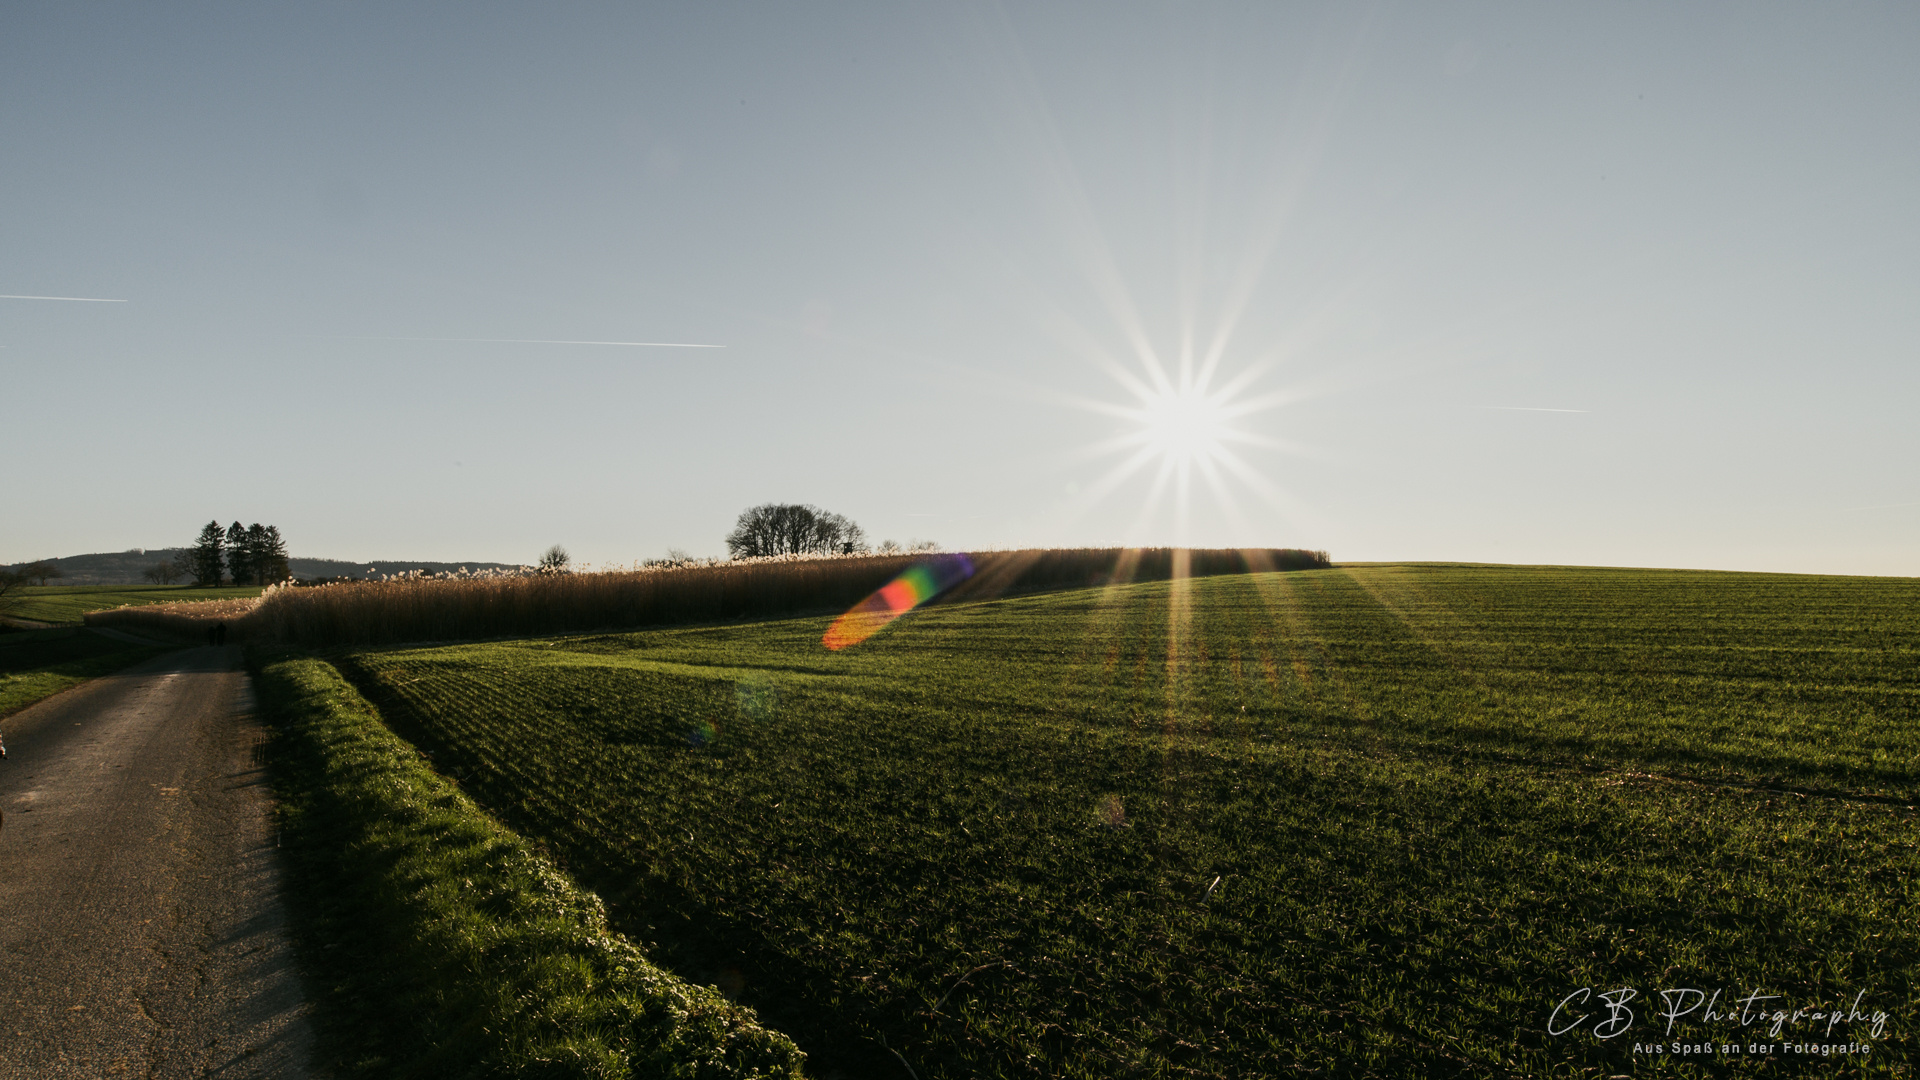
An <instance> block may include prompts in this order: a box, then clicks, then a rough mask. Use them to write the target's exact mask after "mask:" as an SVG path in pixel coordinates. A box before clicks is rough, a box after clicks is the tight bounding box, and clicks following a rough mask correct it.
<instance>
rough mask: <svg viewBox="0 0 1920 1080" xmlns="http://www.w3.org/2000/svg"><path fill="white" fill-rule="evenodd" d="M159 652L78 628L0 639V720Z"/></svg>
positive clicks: (40, 631) (8, 634)
mask: <svg viewBox="0 0 1920 1080" xmlns="http://www.w3.org/2000/svg"><path fill="white" fill-rule="evenodd" d="M164 651H165V650H163V649H158V648H149V647H144V646H139V645H129V644H128V643H126V642H124V641H116V640H114V639H113V638H110V637H107V636H106V635H105V634H96V633H94V632H93V631H91V630H82V629H78V628H58V629H53V630H26V631H18V632H14V633H6V634H0V716H11V715H12V714H14V713H17V712H19V711H20V710H21V709H24V708H26V707H27V706H29V705H32V704H33V703H34V702H36V701H39V700H41V699H42V698H47V697H52V696H53V695H54V694H57V693H59V692H60V691H62V690H65V689H68V688H69V687H73V686H78V685H79V684H81V683H83V682H86V681H87V680H88V679H95V678H98V677H100V676H102V675H109V674H112V673H113V672H115V671H118V670H120V669H121V668H124V667H128V666H130V665H133V664H137V663H139V662H140V661H142V660H145V659H147V658H148V657H151V656H154V655H156V654H158V653H160V652H164Z"/></svg>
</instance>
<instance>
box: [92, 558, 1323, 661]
mask: <svg viewBox="0 0 1920 1080" xmlns="http://www.w3.org/2000/svg"><path fill="white" fill-rule="evenodd" d="M927 557H928V556H925V555H905V554H903V555H854V556H840V557H830V558H801V559H754V560H742V561H739V562H729V563H716V564H707V565H677V566H667V567H654V568H643V569H637V570H626V571H617V572H603V573H590V574H525V575H488V576H481V577H471V578H452V579H448V578H432V577H402V578H397V579H391V580H387V581H368V582H343V583H339V584H333V585H326V586H320V587H316V588H286V587H281V588H274V589H270V590H268V592H267V593H266V595H264V596H263V597H261V598H260V600H259V601H257V602H255V603H254V604H253V605H252V607H251V608H250V609H249V610H245V611H242V612H236V611H235V610H234V605H233V604H232V603H231V602H223V603H221V604H220V607H221V610H219V611H213V610H204V611H201V610H195V609H197V608H201V607H202V605H197V604H165V605H150V606H147V607H129V608H115V609H112V610H109V611H98V612H92V613H89V614H88V615H87V616H86V621H87V622H88V624H90V625H95V626H119V627H123V628H126V629H129V630H140V629H146V630H149V631H162V632H167V633H170V634H173V635H175V636H181V637H193V636H195V635H202V634H204V632H205V628H206V627H208V626H211V625H212V624H213V623H214V622H216V621H224V622H226V624H227V626H228V629H229V635H230V639H231V640H240V639H244V640H248V641H261V642H284V643H287V644H294V645H305V646H309V647H316V648H319V647H327V646H334V645H388V644H397V643H400V642H414V641H462V640H474V639H481V638H496V637H536V636H539V635H542V634H557V633H566V632H573V631H585V630H603V629H624V628H630V627H642V626H663V625H671V624H676V623H700V622H723V621H728V620H733V619H750V618H767V617H772V616H782V615H798V614H807V613H811V612H833V611H844V610H846V609H847V608H849V607H852V606H853V605H854V604H856V603H859V602H860V601H861V600H863V599H865V598H866V596H867V595H868V594H869V593H871V592H873V591H874V590H875V589H878V588H879V587H880V586H882V585H885V584H886V583H887V582H889V581H891V580H892V579H893V578H895V577H896V576H898V575H899V574H900V573H901V572H902V571H904V570H906V569H907V568H908V567H910V566H912V565H913V564H915V563H916V562H919V561H921V560H922V559H924V558H927ZM947 557H951V556H947ZM966 557H967V558H968V559H969V560H970V561H971V562H972V564H973V568H974V572H973V575H972V577H971V578H969V579H968V580H967V581H965V582H963V583H961V584H960V585H959V586H957V587H955V588H953V589H952V590H949V591H948V592H947V593H946V594H945V595H944V596H942V597H941V598H940V601H942V602H952V601H956V600H977V599H985V598H989V597H993V596H1001V595H1005V594H1007V593H1012V592H1029V591H1033V590H1039V589H1058V588H1077V587H1082V586H1088V585H1101V584H1107V583H1110V582H1129V581H1161V580H1165V579H1167V578H1170V577H1173V576H1175V574H1176V570H1177V571H1178V572H1179V574H1180V575H1181V576H1189V575H1190V576H1193V577H1208V576H1213V575H1217V574H1240V573H1247V572H1249V571H1265V570H1305V569H1316V568H1323V567H1327V566H1331V565H1332V563H1331V562H1330V561H1329V560H1328V558H1327V554H1326V552H1324V551H1300V550H1295V549H1292V548H1256V549H1246V550H1243V549H1237V548H1227V549H1186V548H1043V549H1028V550H1023V551H992V552H981V553H976V554H970V555H968V556H966ZM1183 564H1184V565H1183Z"/></svg>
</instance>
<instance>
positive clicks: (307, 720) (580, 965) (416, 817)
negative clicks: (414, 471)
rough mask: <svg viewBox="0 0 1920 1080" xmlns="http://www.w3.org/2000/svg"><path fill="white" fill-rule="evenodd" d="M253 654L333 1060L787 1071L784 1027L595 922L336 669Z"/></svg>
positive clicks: (511, 1069) (795, 1071)
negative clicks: (683, 976) (674, 971)
mask: <svg viewBox="0 0 1920 1080" xmlns="http://www.w3.org/2000/svg"><path fill="white" fill-rule="evenodd" d="M255 659H256V660H257V661H260V662H259V663H258V665H257V670H256V683H257V685H258V687H259V690H260V695H261V703H262V705H263V707H264V711H265V714H266V715H267V717H268V718H269V719H270V720H271V721H272V722H274V723H275V724H276V725H277V728H278V730H277V733H276V735H275V737H274V740H273V743H272V753H271V759H272V767H273V776H274V785H275V790H276V792H277V793H278V796H279V799H280V802H279V820H280V824H281V826H282V831H281V836H280V840H279V842H280V843H281V845H282V849H281V850H282V852H283V854H284V856H285V859H286V865H287V866H288V874H289V889H288V895H289V899H290V903H291V905H292V907H293V910H294V915H295V926H296V937H297V941H298V942H299V946H300V955H301V957H302V960H303V962H304V963H305V964H306V966H307V967H308V968H309V970H310V973H311V975H312V976H313V978H312V985H314V986H315V987H316V989H317V991H318V998H319V1002H318V1003H319V1005H320V1014H319V1016H320V1020H321V1022H322V1023H323V1025H324V1028H325V1030H324V1031H323V1033H322V1037H321V1039H320V1040H319V1044H320V1047H321V1051H320V1052H321V1053H322V1055H324V1056H325V1057H326V1058H327V1059H328V1060H327V1061H326V1065H327V1066H328V1067H329V1068H331V1069H332V1070H333V1075H336V1076H341V1077H355V1076H365V1077H381V1078H388V1077H429V1078H434V1080H440V1078H456V1077H482V1076H485V1077H605V1078H614V1077H646V1078H656V1077H657V1078H672V1080H734V1078H740V1080H744V1078H750V1077H753V1078H768V1080H771V1078H775V1077H794V1076H798V1075H799V1065H800V1055H799V1054H798V1053H797V1052H796V1051H795V1050H794V1048H793V1045H792V1043H791V1042H789V1041H788V1040H786V1039H785V1038H783V1037H782V1036H780V1035H778V1034H776V1033H773V1032H770V1031H767V1030H766V1029H764V1028H762V1027H760V1026H759V1025H758V1024H757V1023H756V1022H755V1020H754V1017H753V1014H752V1013H751V1012H750V1011H748V1010H745V1009H742V1008H740V1007H738V1006H735V1005H733V1004H731V1003H729V1002H728V1001H727V1000H726V999H725V998H723V997H722V996H721V995H720V994H718V993H716V992H714V991H712V990H709V989H706V988H703V987H697V986H690V985H687V984H686V983H684V982H682V981H681V980H679V979H677V978H675V977H674V976H672V975H670V974H668V973H667V972H664V971H662V970H660V969H659V968H657V967H655V966H654V965H653V964H651V963H649V962H648V960H647V959H646V957H645V956H643V955H642V954H641V952H640V951H639V950H638V949H636V948H635V947H634V945H633V944H632V943H631V942H629V941H627V940H625V939H623V938H621V937H619V936H618V935H616V934H613V933H610V932H609V931H608V929H607V926H606V920H605V915H604V913H603V910H602V908H601V905H600V902H599V900H598V899H596V898H595V897H593V896H592V895H591V894H588V893H584V892H582V891H580V890H579V889H578V888H576V887H575V886H573V885H572V884H571V883H570V882H568V881H567V880H566V879H565V878H564V877H562V876H561V875H560V874H558V873H557V872H555V870H554V869H553V867H552V866H551V865H550V864H549V863H548V862H547V861H545V860H543V859H542V858H540V857H539V856H538V855H537V854H536V853H535V852H534V851H533V850H532V849H531V848H530V847H529V846H528V845H527V844H526V843H525V842H523V841H521V840H520V839H518V838H517V837H515V836H513V835H512V834H511V833H508V832H507V831H505V830H504V829H502V828H500V827H499V826H498V825H497V824H495V823H494V822H493V821H492V820H491V819H490V818H488V817H487V816H486V815H485V814H483V813H481V812H480V811H479V810H478V809H477V808H476V807H475V806H474V804H473V803H472V802H471V801H470V800H469V799H467V798H466V797H465V796H463V795H462V794H461V793H460V792H459V790H458V789H457V788H455V787H454V786H453V785H452V784H450V783H449V782H447V781H446V780H444V779H442V778H441V777H439V776H437V775H435V773H434V772H433V771H432V770H431V769H430V768H428V767H427V766H426V764H425V763H424V762H423V760H422V758H421V756H420V754H419V753H418V752H417V751H415V750H414V749H413V748H412V747H410V746H408V745H407V744H406V743H404V742H402V741H401V740H400V739H398V738H396V737H395V736H394V735H393V734H392V733H390V732H389V731H387V729H386V728H385V727H383V726H382V725H381V724H380V723H379V721H378V719H377V717H376V716H375V715H374V713H373V711H372V709H371V708H370V707H368V706H367V704H366V703H365V702H364V701H362V700H361V699H360V697H359V695H357V694H356V693H354V691H353V689H352V688H351V687H350V686H348V685H346V684H345V683H344V682H342V681H341V679H340V677H339V675H338V674H337V673H336V672H334V670H333V669H332V668H330V667H328V666H327V665H326V664H325V663H323V662H320V661H317V660H314V659H311V658H304V657H299V656H278V657H256V658H255Z"/></svg>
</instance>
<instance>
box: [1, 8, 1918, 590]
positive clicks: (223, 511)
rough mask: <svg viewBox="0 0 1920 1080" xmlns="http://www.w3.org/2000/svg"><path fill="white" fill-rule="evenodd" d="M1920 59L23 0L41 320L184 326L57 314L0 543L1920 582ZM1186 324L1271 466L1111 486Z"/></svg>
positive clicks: (1894, 30) (1820, 12)
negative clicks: (1282, 562) (1116, 550)
mask: <svg viewBox="0 0 1920 1080" xmlns="http://www.w3.org/2000/svg"><path fill="white" fill-rule="evenodd" d="M1917 49H1920V8H1915V7H1914V6H1912V5H1894V4H1888V5H1866V4H1851V5H1822V6H1814V5H1767V4H1749V3H1740V4H1725V5H1718V6H1715V5H1705V4H1690V5H1589V6H1579V7H1575V6H1571V5H1539V4H1510V5H1466V4H1459V5H1434V4H1406V5H1382V6H1376V7H1370V8H1363V7H1362V6H1360V5H1347V4H1342V5H1330V6H1325V7H1309V6H1302V5H1274V4H1265V3H1262V4H1248V5H1238V6H1236V5H1207V4H1164V5H1151V6H1145V5H1143V6H1132V7H1123V6H1117V5H1113V4H1108V3H1098V4H1086V5H1070V4H1058V3H1056V4H1046V5H1008V6H1006V7H991V6H981V7H968V6H961V5H898V4H874V5H871V6H865V7H861V6H856V5H853V4H845V3H842V4H816V5H771V4H768V5H724V4H699V5H693V4H688V5H633V4H618V5H606V6H596V5H589V4H571V3H569V4H559V5H511V6H489V5H481V4H470V3H461V4H446V5H438V6H432V5H425V4H345V3H342V4H275V5H233V4H218V5H205V6H197V5H190V4H166V5H152V4H126V5H114V4H90V5H70V4H51V3H48V4H36V3H11V4H8V5H7V7H6V9H5V12H4V14H0V293H5V294H14V295H29V296H68V297H96V298H103V299H116V300H124V301H125V302H124V303H112V304H108V303H84V302H75V301H56V300H13V299H7V300H0V346H4V348H3V349H0V376H4V377H3V378H0V395H3V399H4V402H5V405H4V410H3V412H0V415H4V426H3V427H0V458H3V459H4V462H5V472H6V492H7V494H6V498H5V500H4V508H0V561H7V560H19V559H26V558H32V557H39V556H45V555H59V554H74V553H79V552H83V551H102V550H122V549H126V548H131V547H135V546H143V547H160V546H167V545H174V544H184V543H187V542H189V541H190V540H191V539H192V537H193V535H194V533H195V531H196V530H197V529H198V528H199V526H200V525H201V524H203V523H205V522H206V521H207V520H208V519H209V518H216V517H217V518H218V519H219V520H221V521H231V520H233V519H235V518H240V519H243V520H245V521H248V522H253V521H262V522H271V523H274V524H277V525H279V526H280V528H281V529H282V531H283V532H284V533H285V534H286V535H287V537H288V538H289V540H290V542H291V545H292V547H293V549H294V552H295V554H300V555H315V556H332V557H340V558H353V559H367V558H421V559H490V560H501V561H514V562H518V561H530V560H532V559H534V558H535V557H537V555H538V554H539V552H540V551H541V550H542V549H544V548H545V547H546V546H547V545H549V544H552V543H556V542H558V543H564V544H566V545H567V546H568V547H570V548H571V549H572V550H573V551H574V553H575V555H576V556H577V557H579V558H581V559H584V560H588V561H593V562H608V561H628V560H633V559H639V558H645V557H649V556H654V555H658V554H661V553H663V552H664V551H665V550H666V549H667V548H669V547H680V548H684V549H687V550H689V551H692V552H694V553H697V554H710V553H719V552H720V551H722V550H723V546H722V543H721V538H722V537H723V536H724V534H725V533H726V531H727V529H728V528H729V526H730V525H731V523H732V520H733V518H734V517H735V515H737V514H738V513H739V511H740V510H741V509H743V508H745V507H747V506H749V505H752V504H755V503H760V502H767V501H802V502H813V503H817V504H819V505H821V506H824V507H826V508H828V509H830V510H835V511H838V512H841V513H844V514H846V515H848V516H850V517H852V518H854V519H855V520H857V521H859V522H861V523H862V524H864V525H865V526H866V527H867V529H868V530H869V532H870V533H871V534H872V536H873V537H874V538H875V539H881V538H893V539H897V540H900V541H906V540H909V539H913V538H930V539H934V540H937V541H939V542H941V543H942V544H944V545H946V546H948V547H950V548H956V547H980V546H990V545H991V546H1026V545H1079V544H1089V545H1110V544H1118V543H1173V542H1187V543H1193V544H1198V545H1207V546H1224V545H1275V546H1307V547H1317V548H1326V549H1329V550H1330V551H1332V553H1333V554H1334V556H1335V558H1336V559H1350V560H1361V559H1461V560H1473V561H1488V562H1551V563H1582V564H1604V565H1642V566H1688V567H1716V568H1730V569H1764V570H1798V571H1819V572H1836V573H1883V574H1903V575H1913V574H1920V477H1917V476H1916V465H1920V421H1916V420H1915V415H1914V414H1915V412H1916V408H1915V406H1916V404H1920V199H1916V197H1915V194H1916V192H1920V65H1917V64H1915V63H1914V61H1913V58H1914V56H1915V54H1916V50H1917ZM419 339H516V340H515V341H456V340H419ZM555 340H557V341H616V342H668V343H692V344H708V345H719V346H724V348H717V349H683V348H652V347H640V346H627V345H571V344H535V343H531V342H532V341H555ZM1183 355H1186V356H1189V357H1191V358H1192V360H1191V363H1190V365H1189V366H1190V369H1191V370H1192V371H1193V372H1195V373H1196V374H1198V373H1199V372H1200V371H1201V370H1202V369H1203V368H1204V367H1205V365H1206V363H1207V361H1208V359H1209V358H1212V361H1213V364H1214V366H1213V368H1212V373H1211V375H1210V382H1208V383H1207V385H1208V386H1209V387H1210V388H1211V389H1213V390H1216V391H1219V390H1224V391H1226V392H1227V394H1228V396H1229V397H1230V399H1231V401H1232V402H1235V403H1237V404H1238V405H1239V406H1242V407H1244V410H1243V411H1240V412H1238V413H1237V414H1236V415H1235V416H1234V417H1233V418H1232V420H1231V424H1230V426H1231V427H1232V429H1233V430H1236V431H1239V432H1241V433H1243V434H1245V435H1246V436H1248V437H1249V438H1247V439H1244V440H1240V439H1235V440H1231V441H1225V442H1219V440H1220V439H1222V437H1223V436H1222V430H1221V429H1220V428H1219V427H1217V426H1215V425H1212V424H1211V423H1210V422H1207V421H1205V420H1204V419H1203V420H1198V421H1194V422H1193V423H1194V424H1195V425H1196V426H1195V427H1194V428H1193V429H1192V430H1186V429H1182V430H1186V434H1185V435H1183V436H1179V437H1169V438H1167V439H1163V440H1162V441H1161V442H1156V443H1151V444H1149V445H1148V446H1147V447H1146V449H1147V452H1148V456H1147V457H1146V459H1145V460H1144V461H1142V462H1140V463H1139V464H1140V468H1139V469H1138V470H1137V471H1135V472H1133V473H1131V474H1129V475H1126V476H1122V477H1115V476H1113V475H1112V474H1113V471H1114V470H1115V468H1116V467H1117V466H1120V465H1122V464H1123V463H1124V462H1126V461H1128V460H1129V455H1130V454H1131V453H1132V452H1133V451H1134V450H1135V449H1138V447H1137V446H1132V445H1128V444H1127V440H1128V439H1129V438H1130V437H1137V436H1139V434H1140V433H1141V431H1142V430H1143V428H1142V421H1141V420H1140V418H1138V417H1137V416H1130V415H1127V414H1126V413H1125V409H1120V410H1119V411H1115V407H1127V408H1138V407H1140V406H1141V404H1142V402H1141V400H1140V399H1139V398H1137V397H1136V395H1135V391H1134V389H1130V387H1136V386H1138V385H1140V384H1141V383H1142V381H1143V380H1150V376H1149V374H1148V372H1149V370H1150V368H1152V367H1153V366H1155V365H1157V366H1158V367H1160V368H1161V369H1162V370H1163V371H1164V372H1166V373H1167V375H1168V378H1169V379H1170V380H1171V381H1172V382H1173V383H1174V384H1175V385H1177V384H1178V381H1179V379H1180V372H1181V370H1182V356H1183ZM1103 406H1105V408H1103ZM1546 410H1564V411H1546ZM1182 439H1184V440H1186V441H1182ZM1172 444H1177V446H1178V447H1185V448H1186V449H1187V451H1188V452H1189V454H1190V455H1191V456H1188V457H1184V458H1183V457H1181V456H1180V455H1179V454H1178V453H1176V454H1175V455H1174V456H1173V458H1165V457H1164V456H1163V455H1156V454H1155V453H1154V450H1155V448H1156V447H1159V448H1160V449H1165V448H1166V445H1172ZM1220 446H1224V447H1225V448H1226V449H1229V450H1231V452H1232V453H1233V454H1234V455H1235V457H1234V460H1235V461H1236V462H1238V467H1237V468H1235V467H1230V466H1227V465H1225V464H1221V465H1217V466H1216V470H1215V471H1216V472H1217V474H1218V476H1219V477H1220V482H1219V484H1218V486H1215V485H1212V484H1209V483H1208V482H1207V481H1206V479H1205V470H1204V469H1202V468H1200V467H1199V465H1198V464H1195V463H1196V462H1200V463H1204V462H1207V461H1217V460H1219V459H1218V457H1217V454H1216V453H1215V451H1216V449H1218V448H1219V447H1220ZM1180 460H1184V461H1187V462H1189V470H1188V471H1189V474H1190V479H1191V483H1190V484H1189V486H1188V488H1187V490H1186V493H1185V494H1184V496H1183V495H1182V493H1181V488H1180V484H1179V481H1178V475H1179V473H1180V469H1179V468H1177V467H1175V468H1172V469H1171V474H1172V479H1170V480H1168V481H1167V482H1166V483H1164V484H1162V485H1161V487H1160V488H1159V490H1158V491H1156V488H1155V485H1156V477H1158V476H1160V475H1161V472H1162V469H1163V463H1164V462H1165V461H1175V462H1177V461H1180Z"/></svg>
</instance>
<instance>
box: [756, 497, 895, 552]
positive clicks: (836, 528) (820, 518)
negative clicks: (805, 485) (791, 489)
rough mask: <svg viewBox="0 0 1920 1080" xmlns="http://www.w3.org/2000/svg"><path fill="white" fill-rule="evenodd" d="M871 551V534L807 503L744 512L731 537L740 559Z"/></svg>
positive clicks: (839, 516)
mask: <svg viewBox="0 0 1920 1080" xmlns="http://www.w3.org/2000/svg"><path fill="white" fill-rule="evenodd" d="M866 549H867V534H866V531H865V530H863V529H861V528H860V526H859V525H857V524H855V523H854V522H853V521H851V520H849V519H848V518H845V517H843V516H841V515H839V514H835V513H830V512H828V511H826V510H822V509H820V508H819V507H817V506H811V505H808V504H805V503H767V504H765V505H762V506H755V507H751V508H749V509H746V510H743V511H741V512H740V519H739V520H738V521H736V522H735V523H734V526H733V531H732V532H730V533H728V534H727V553H728V554H729V555H731V556H732V557H733V558H736V559H746V558H755V557H759V556H765V555H824V554H839V555H851V554H853V553H854V552H856V551H865V550H866Z"/></svg>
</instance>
